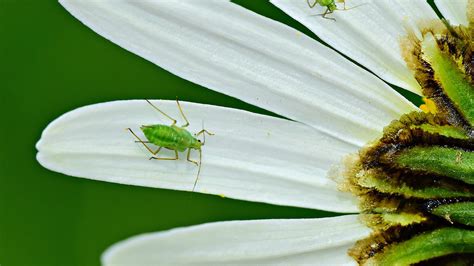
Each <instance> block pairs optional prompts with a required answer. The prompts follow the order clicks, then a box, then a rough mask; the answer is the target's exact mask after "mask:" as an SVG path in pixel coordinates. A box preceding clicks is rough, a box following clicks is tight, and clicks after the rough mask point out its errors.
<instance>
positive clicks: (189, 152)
mask: <svg viewBox="0 0 474 266" xmlns="http://www.w3.org/2000/svg"><path fill="white" fill-rule="evenodd" d="M190 156H191V148H189V149H188V156H186V159H187V160H188V162H192V163H193V164H195V165H198V163H197V162H196V161H194V160H191V158H189V157H190Z"/></svg>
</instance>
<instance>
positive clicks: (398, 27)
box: [271, 0, 437, 94]
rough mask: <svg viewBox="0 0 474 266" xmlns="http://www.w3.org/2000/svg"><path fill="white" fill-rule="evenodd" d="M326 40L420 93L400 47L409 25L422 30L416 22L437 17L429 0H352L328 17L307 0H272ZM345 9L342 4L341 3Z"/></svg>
mask: <svg viewBox="0 0 474 266" xmlns="http://www.w3.org/2000/svg"><path fill="white" fill-rule="evenodd" d="M271 2H272V3H273V4H274V5H276V6H277V7H279V8H280V9H282V10H283V11H284V12H286V13H287V14H288V15H290V16H292V17H293V18H295V19H296V20H298V21H299V22H300V23H302V24H303V25H305V26H306V27H307V28H308V29H310V30H311V31H313V32H314V33H315V34H316V35H318V37H319V38H321V39H322V40H323V41H325V42H326V43H328V44H329V45H331V46H332V47H334V48H335V49H337V50H338V51H340V52H342V53H343V54H345V55H347V56H349V57H350V58H352V59H354V60H355V61H357V62H358V63H360V64H361V65H363V66H365V67H367V68H368V69H369V70H371V71H372V72H374V73H375V74H376V75H378V76H379V77H381V78H383V79H384V80H386V81H387V82H390V83H392V84H395V85H397V86H399V87H402V88H405V89H407V90H410V91H412V92H415V93H418V94H421V88H420V86H419V84H418V83H417V81H416V80H415V78H414V77H413V74H412V72H411V71H410V70H409V69H408V67H407V65H406V63H405V61H404V60H403V57H402V55H401V50H400V45H399V43H400V38H401V37H402V36H405V35H406V28H409V29H411V30H413V31H414V32H415V33H419V29H418V27H417V22H418V21H421V20H426V19H436V18H437V16H436V13H435V12H434V11H433V10H432V9H431V7H430V6H429V5H428V4H427V3H426V1H420V0H417V1H413V0H398V1H395V0H351V1H346V2H347V8H351V7H353V9H349V10H346V11H341V10H336V11H334V13H333V14H330V15H328V17H332V18H335V19H336V21H334V20H331V19H325V18H322V17H321V16H315V15H317V14H321V13H323V12H324V11H325V9H326V8H323V7H321V6H317V7H315V8H313V9H311V8H309V6H308V4H307V3H306V1H303V0H301V1H293V0H271ZM339 8H341V9H342V4H341V5H340V6H339Z"/></svg>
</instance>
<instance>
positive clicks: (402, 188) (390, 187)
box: [358, 174, 474, 199]
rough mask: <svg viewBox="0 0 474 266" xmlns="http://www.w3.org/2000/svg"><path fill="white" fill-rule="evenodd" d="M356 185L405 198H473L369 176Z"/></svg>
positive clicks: (461, 192) (468, 195)
mask: <svg viewBox="0 0 474 266" xmlns="http://www.w3.org/2000/svg"><path fill="white" fill-rule="evenodd" d="M358 184H359V185H360V186H362V187H365V188H373V189H375V190H377V191H379V192H382V193H387V194H392V195H393V194H395V195H401V196H404V197H405V198H420V199H440V198H457V197H473V196H474V194H473V193H472V192H468V191H459V190H452V189H450V188H446V187H423V188H413V187H410V186H408V185H406V184H392V183H391V182H390V181H389V180H388V179H385V178H377V177H375V176H373V175H369V174H366V175H364V176H361V177H360V178H359V179H358Z"/></svg>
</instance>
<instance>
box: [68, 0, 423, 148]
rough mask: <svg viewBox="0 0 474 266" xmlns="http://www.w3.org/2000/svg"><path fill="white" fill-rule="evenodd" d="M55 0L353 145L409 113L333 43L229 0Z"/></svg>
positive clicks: (182, 66)
mask: <svg viewBox="0 0 474 266" xmlns="http://www.w3.org/2000/svg"><path fill="white" fill-rule="evenodd" d="M302 2H304V1H302ZM61 3H62V4H63V5H64V6H65V7H66V9H67V10H68V11H70V12H71V13H72V14H73V15H74V16H75V17H77V18H78V19H79V20H81V21H82V22H83V23H84V24H86V25H87V26H89V27H91V28H92V29H93V30H94V31H96V32H97V33H99V34H101V35H102V36H104V37H105V38H107V39H109V40H111V41H113V42H115V43H117V44H118V45H120V46H122V47H124V48H125V49H127V50H129V51H132V52H134V53H136V54H138V55H140V56H142V57H144V58H146V59H147V60H150V61H151V62H153V63H155V64H157V65H159V66H161V67H163V68H165V69H166V70H169V71H170V72H172V73H174V74H176V75H178V76H180V77H183V78H185V79H188V80H191V81H193V82H196V83H198V84H201V85H203V86H206V87H208V88H210V89H213V90H216V91H219V92H222V93H225V94H227V95H230V96H233V97H236V98H239V99H242V100H244V101H246V102H248V103H251V104H254V105H256V106H260V107H262V108H265V109H267V110H270V111H273V112H275V113H277V114H280V115H283V116H285V117H288V118H291V119H293V120H296V121H300V122H303V123H306V124H309V125H311V126H313V127H315V128H318V129H320V130H321V131H323V132H326V133H328V134H331V135H333V136H336V137H338V138H340V139H342V140H344V141H347V142H350V143H353V144H356V145H359V146H361V145H364V144H365V143H366V142H367V141H370V140H373V139H374V138H376V137H378V136H379V134H380V132H381V130H382V128H383V127H384V126H386V125H387V124H388V123H389V122H390V121H391V120H393V119H395V118H399V116H400V115H401V114H402V113H406V112H408V111H411V110H414V107H413V105H411V104H410V103H409V102H408V101H406V100H405V99H404V98H403V97H401V96H400V95H398V94H397V93H396V92H394V91H393V90H391V89H390V87H388V86H387V85H386V84H384V83H383V82H382V81H380V80H379V79H377V78H376V77H374V76H373V75H371V74H369V73H367V72H366V71H364V70H362V69H361V68H359V67H357V66H356V65H354V64H353V63H351V62H349V61H348V60H346V59H344V58H343V57H342V56H340V55H339V54H337V53H336V52H334V51H333V50H331V49H329V48H327V47H325V46H323V45H321V44H319V43H317V42H316V41H314V40H312V39H311V38H309V37H307V36H305V35H303V34H301V33H300V32H298V31H296V30H294V29H292V28H290V27H288V26H286V25H283V24H281V23H277V22H275V21H272V20H270V19H267V18H265V17H262V16H260V15H257V14H255V13H252V12H249V11H248V10H246V9H243V8H242V7H239V6H237V5H235V4H233V3H230V2H227V1H212V0H202V1H183V0H178V1H159V0H156V1H107V0H100V1H72V0H62V1H61Z"/></svg>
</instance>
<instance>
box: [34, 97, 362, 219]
mask: <svg viewBox="0 0 474 266" xmlns="http://www.w3.org/2000/svg"><path fill="white" fill-rule="evenodd" d="M156 105H157V106H159V107H160V108H161V109H163V110H164V111H165V112H166V113H168V114H171V115H172V116H173V117H175V118H180V115H179V111H178V108H177V106H176V102H174V101H159V102H158V101H157V102H156ZM182 106H183V109H184V112H185V114H186V115H187V117H188V119H189V121H190V122H191V126H190V127H189V131H190V132H198V131H199V130H200V129H201V122H203V123H204V125H205V127H206V128H207V129H208V130H209V131H211V132H213V133H215V136H210V137H207V139H206V140H207V142H206V145H205V146H204V147H203V149H202V155H203V158H202V170H201V175H200V178H199V182H198V184H197V187H196V191H199V192H203V193H211V194H217V195H222V196H226V197H231V198H237V199H244V200H251V201H260V202H267V203H273V204H280V205H290V206H298V207H308V208H315V209H323V210H331V211H338V212H355V211H357V208H356V204H355V201H354V198H353V197H352V196H351V195H348V194H345V193H342V192H338V191H337V188H336V184H335V182H334V181H333V180H331V179H330V178H328V177H327V171H328V169H329V167H330V166H331V165H333V164H335V163H338V162H339V160H340V159H341V157H342V156H343V155H345V154H348V153H350V152H355V151H357V149H358V147H356V146H353V145H350V144H347V143H346V142H342V141H339V140H337V139H335V138H333V137H330V136H328V135H326V134H324V133H321V132H318V131H317V130H315V129H314V128H312V127H309V126H307V125H304V124H301V123H297V122H292V121H288V120H283V119H279V118H273V117H269V116H263V115H257V114H253V113H249V112H245V111H240V110H235V109H229V108H223V107H216V106H210V105H202V104H193V103H186V102H183V103H182ZM157 123H160V124H163V123H164V124H170V123H169V121H168V120H166V118H164V117H163V116H162V115H161V114H159V113H158V112H157V111H155V110H154V109H152V108H151V106H150V105H148V104H147V103H146V102H145V101H143V100H135V101H117V102H109V103H103V104H96V105H91V106H87V107H83V108H79V109H76V110H74V111H72V112H69V113H66V114H65V115H63V116H61V117H60V118H58V119H57V120H55V121H54V122H52V123H51V124H50V125H49V126H48V127H47V128H46V129H45V131H44V132H43V135H42V137H41V140H40V141H39V143H38V144H37V149H38V151H39V153H38V155H37V159H38V161H39V162H40V163H41V164H42V165H43V166H45V167H46V168H49V169H51V170H54V171H57V172H60V173H64V174H67V175H72V176H78V177H85V178H90V179H96V180H102V181H108V182H115V183H122V184H131V185H139V186H147V187H159V188H168V189H177V190H192V187H193V183H194V181H195V179H196V176H197V170H198V167H197V166H195V165H194V164H192V163H189V162H187V161H186V153H182V154H181V155H180V160H178V161H157V160H151V161H150V160H148V158H149V157H150V156H151V154H150V153H149V152H148V151H147V150H146V149H145V148H144V147H143V146H142V145H141V144H140V143H134V137H133V136H132V135H131V134H130V132H127V131H126V130H125V128H128V127H131V128H132V129H134V130H135V132H136V133H141V132H140V130H139V127H140V126H141V125H147V124H157ZM141 136H143V135H141ZM160 154H161V156H164V157H173V156H174V153H173V152H172V151H169V150H165V151H163V153H161V152H160ZM193 154H194V155H193V158H194V159H195V160H196V159H198V153H197V152H196V151H194V152H193Z"/></svg>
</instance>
